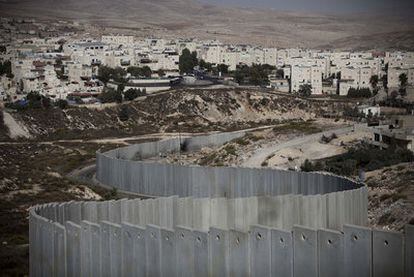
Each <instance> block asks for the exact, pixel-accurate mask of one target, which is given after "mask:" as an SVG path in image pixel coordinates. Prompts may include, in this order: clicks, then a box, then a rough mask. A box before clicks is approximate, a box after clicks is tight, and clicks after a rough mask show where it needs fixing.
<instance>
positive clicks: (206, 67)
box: [198, 59, 213, 72]
mask: <svg viewBox="0 0 414 277" xmlns="http://www.w3.org/2000/svg"><path fill="white" fill-rule="evenodd" d="M198 65H199V66H200V67H201V68H203V69H204V70H206V71H207V72H211V71H212V70H213V66H212V64H211V63H208V62H206V61H205V60H203V59H200V62H199V64H198Z"/></svg>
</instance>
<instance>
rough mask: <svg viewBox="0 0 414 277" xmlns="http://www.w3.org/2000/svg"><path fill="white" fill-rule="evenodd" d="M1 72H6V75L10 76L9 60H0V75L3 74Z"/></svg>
mask: <svg viewBox="0 0 414 277" xmlns="http://www.w3.org/2000/svg"><path fill="white" fill-rule="evenodd" d="M3 74H6V75H7V77H9V76H12V71H11V62H10V61H5V62H3V63H1V62H0V75H3ZM9 78H10V77H9Z"/></svg>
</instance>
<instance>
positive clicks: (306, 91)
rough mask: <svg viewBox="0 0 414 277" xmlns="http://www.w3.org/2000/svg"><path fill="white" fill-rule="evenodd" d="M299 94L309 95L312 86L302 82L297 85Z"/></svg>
mask: <svg viewBox="0 0 414 277" xmlns="http://www.w3.org/2000/svg"><path fill="white" fill-rule="evenodd" d="M298 93H299V95H300V96H302V97H309V96H311V94H312V86H311V85H309V84H304V85H301V86H300V87H299V91H298Z"/></svg>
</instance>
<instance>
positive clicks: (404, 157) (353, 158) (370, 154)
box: [301, 144, 414, 176]
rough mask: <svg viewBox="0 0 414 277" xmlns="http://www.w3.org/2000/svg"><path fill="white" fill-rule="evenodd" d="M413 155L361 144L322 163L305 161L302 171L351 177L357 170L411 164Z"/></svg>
mask: <svg viewBox="0 0 414 277" xmlns="http://www.w3.org/2000/svg"><path fill="white" fill-rule="evenodd" d="M413 161H414V154H413V153H412V152H411V151H409V150H407V149H402V148H389V149H383V150H382V149H379V148H375V147H373V146H370V145H367V144H362V145H360V146H356V147H353V148H351V149H350V150H349V151H348V152H347V153H345V154H342V155H338V156H335V157H332V158H328V159H326V160H323V161H317V162H311V161H309V160H305V162H304V163H303V164H302V165H301V170H302V171H307V172H308V171H328V172H332V173H335V174H338V175H345V176H353V175H356V174H358V170H359V169H363V170H365V171H372V170H376V169H380V168H383V167H386V166H390V165H394V164H399V163H403V162H413Z"/></svg>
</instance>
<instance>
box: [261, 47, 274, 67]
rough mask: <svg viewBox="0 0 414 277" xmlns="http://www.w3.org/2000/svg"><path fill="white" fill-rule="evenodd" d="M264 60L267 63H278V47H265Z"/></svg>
mask: <svg viewBox="0 0 414 277" xmlns="http://www.w3.org/2000/svg"><path fill="white" fill-rule="evenodd" d="M263 55H264V57H263V62H264V63H265V64H269V65H273V66H276V65H277V49H276V48H264V49H263Z"/></svg>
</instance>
